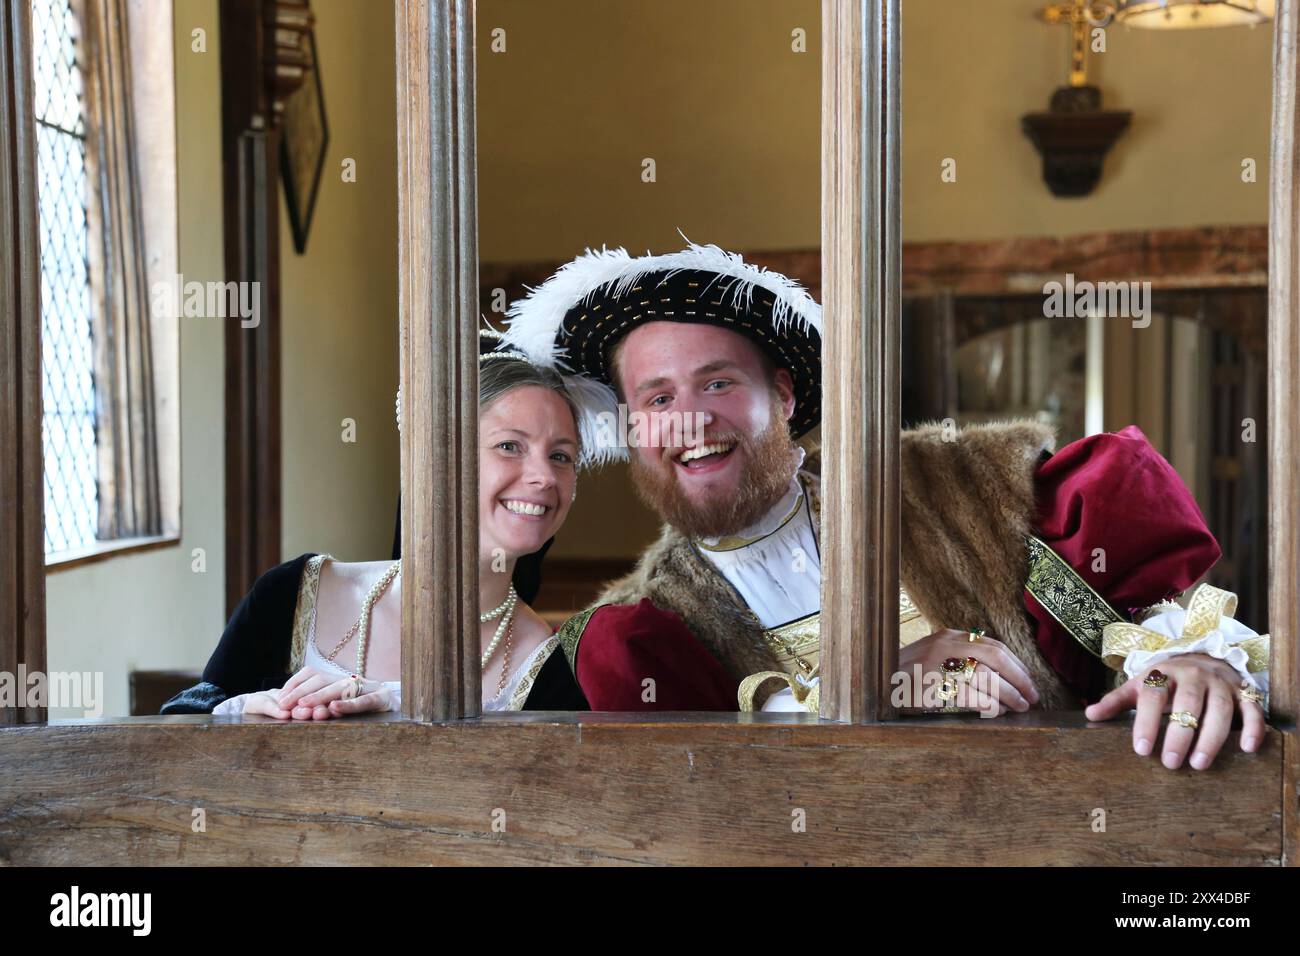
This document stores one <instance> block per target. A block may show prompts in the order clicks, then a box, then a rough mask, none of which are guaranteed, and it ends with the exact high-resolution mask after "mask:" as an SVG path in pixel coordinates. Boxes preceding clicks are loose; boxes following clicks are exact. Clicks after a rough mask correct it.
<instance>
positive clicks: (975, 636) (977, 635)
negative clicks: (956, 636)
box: [966, 628, 985, 644]
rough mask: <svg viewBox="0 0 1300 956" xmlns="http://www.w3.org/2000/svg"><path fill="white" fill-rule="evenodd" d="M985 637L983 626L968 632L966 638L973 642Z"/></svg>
mask: <svg viewBox="0 0 1300 956" xmlns="http://www.w3.org/2000/svg"><path fill="white" fill-rule="evenodd" d="M984 637H985V634H984V629H983V628H979V629H978V630H974V631H968V632H967V634H966V640H968V641H970V642H971V643H972V644H975V643H978V642H979V641H982V640H984Z"/></svg>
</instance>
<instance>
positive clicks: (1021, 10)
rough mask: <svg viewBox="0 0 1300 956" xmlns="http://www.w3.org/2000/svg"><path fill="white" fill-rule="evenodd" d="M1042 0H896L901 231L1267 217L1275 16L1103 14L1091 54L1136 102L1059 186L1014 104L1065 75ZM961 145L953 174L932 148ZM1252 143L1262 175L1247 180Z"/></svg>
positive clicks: (1116, 95) (953, 151)
mask: <svg viewBox="0 0 1300 956" xmlns="http://www.w3.org/2000/svg"><path fill="white" fill-rule="evenodd" d="M1042 6H1043V3H1042V0H994V2H983V3H954V2H952V0H905V2H904V3H903V81H902V86H903V158H902V161H903V238H904V240H905V241H908V242H914V241H925V240H935V239H989V238H997V237H1004V236H1039V235H1045V236H1046V235H1050V236H1062V235H1073V234H1075V233H1081V232H1103V231H1111V230H1129V229H1157V228H1169V227H1176V226H1201V225H1228V224H1240V223H1263V222H1266V221H1267V220H1268V152H1269V130H1270V125H1271V118H1270V109H1271V105H1270V100H1271V76H1272V42H1273V31H1272V28H1271V25H1270V26H1264V27H1257V28H1255V29H1253V30H1252V29H1249V28H1245V27H1233V28H1223V29H1209V30H1135V29H1132V28H1126V27H1120V26H1112V27H1110V28H1108V29H1107V31H1106V47H1107V49H1106V52H1105V53H1103V54H1097V55H1093V56H1091V57H1090V58H1089V80H1090V82H1092V83H1094V84H1095V85H1097V86H1098V87H1100V88H1101V91H1102V106H1103V108H1105V109H1122V110H1132V111H1133V118H1132V121H1131V123H1130V126H1129V128H1128V130H1127V131H1126V132H1125V133H1124V134H1123V136H1122V137H1121V138H1120V139H1119V141H1118V143H1116V145H1115V146H1114V148H1113V149H1112V150H1111V152H1110V154H1109V155H1108V156H1107V157H1106V164H1105V169H1104V172H1103V174H1102V179H1101V183H1100V184H1099V186H1098V188H1097V190H1096V191H1095V192H1094V193H1093V194H1092V195H1091V196H1088V197H1086V198H1083V199H1057V198H1055V197H1053V196H1052V195H1051V193H1050V192H1048V190H1047V187H1046V185H1045V184H1044V183H1043V180H1042V172H1041V164H1040V161H1039V156H1038V153H1037V151H1036V150H1035V149H1034V148H1033V145H1032V144H1031V143H1030V142H1029V140H1028V139H1027V138H1026V137H1025V135H1024V134H1023V133H1021V132H1020V117H1021V116H1023V115H1024V114H1025V113H1030V112H1037V111H1041V110H1046V109H1047V103H1048V99H1049V97H1050V96H1051V93H1052V90H1054V89H1055V88H1056V87H1058V86H1063V85H1065V82H1066V75H1067V59H1066V54H1067V48H1066V36H1067V34H1066V30H1065V28H1064V27H1060V26H1048V25H1047V24H1045V23H1042V22H1041V21H1039V20H1037V19H1036V18H1035V16H1034V14H1035V12H1036V11H1037V10H1039V9H1040V8H1041V7H1042ZM945 157H953V158H955V159H956V160H957V182H955V183H942V182H941V181H940V179H939V172H940V163H941V162H942V161H943V159H944V158H945ZM1246 157H1252V158H1254V159H1255V160H1256V162H1257V166H1258V181H1257V182H1255V183H1253V184H1248V183H1243V182H1242V181H1241V161H1242V159H1243V158H1246Z"/></svg>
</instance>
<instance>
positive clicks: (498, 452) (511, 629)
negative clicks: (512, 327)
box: [162, 332, 589, 720]
mask: <svg viewBox="0 0 1300 956" xmlns="http://www.w3.org/2000/svg"><path fill="white" fill-rule="evenodd" d="M498 345H499V336H497V335H496V334H495V333H491V332H484V333H482V334H481V336H480V359H479V439H480V442H479V553H480V573H479V599H480V604H481V605H482V608H483V613H482V614H481V615H480V621H481V626H482V632H481V641H482V655H481V657H482V667H483V709H484V710H486V711H493V710H521V709H522V710H583V709H586V706H587V704H586V701H585V699H584V698H583V696H582V692H581V690H580V689H579V688H578V686H577V684H576V682H575V681H574V678H573V675H572V672H571V671H570V669H569V667H568V664H567V663H566V662H565V660H564V655H563V654H557V653H555V652H556V650H557V649H558V647H559V645H558V642H557V640H556V638H555V637H554V635H553V634H552V633H551V629H550V627H549V626H548V625H547V624H546V622H545V621H543V620H542V618H541V617H539V616H538V615H537V614H536V613H534V612H533V610H532V609H531V608H530V607H529V606H528V602H529V601H531V600H533V598H534V597H535V596H536V588H537V583H538V572H537V567H538V564H539V563H540V561H539V559H540V554H541V553H543V552H544V551H545V549H546V547H547V546H548V545H549V544H550V541H551V540H552V536H553V535H554V534H555V532H556V531H557V530H558V529H559V527H560V526H561V525H562V524H563V523H564V520H565V518H566V517H567V515H568V512H569V507H570V505H571V504H572V502H573V499H574V498H575V497H576V494H577V484H576V482H577V468H578V465H579V462H580V461H581V460H582V457H583V456H582V445H581V444H580V440H579V434H580V427H579V425H580V423H584V422H585V418H584V416H583V415H582V414H580V412H579V410H578V407H577V405H575V399H574V397H573V396H571V395H570V393H569V391H568V390H567V389H566V388H565V386H564V385H563V383H562V382H561V381H560V379H559V377H558V376H557V375H555V373H553V372H550V371H547V370H544V369H539V368H537V367H535V366H533V365H531V364H529V363H528V362H526V361H524V360H523V356H522V355H520V354H519V353H518V352H511V351H508V350H502V349H499V348H498V347H497V346H498ZM399 424H400V423H399ZM583 439H584V442H585V441H586V440H589V436H586V435H583ZM582 463H583V464H586V461H582ZM502 556H504V567H503V566H502V563H501V561H500V558H501V557H502ZM400 574H401V562H400V561H395V562H364V563H344V562H339V561H336V560H334V559H333V558H331V557H330V556H329V555H321V554H304V555H301V556H299V557H297V558H295V559H294V560H292V561H288V562H286V563H284V564H282V565H280V566H279V567H276V568H272V569H271V570H270V571H268V572H266V573H265V574H264V575H262V577H261V578H259V579H258V581H257V583H256V584H254V585H253V588H252V590H251V591H250V592H249V593H248V594H247V595H246V596H245V597H244V599H243V600H242V601H241V602H240V604H239V606H238V607H237V608H236V609H235V612H234V614H233V615H232V616H231V618H230V622H229V624H227V626H226V630H225V633H224V634H223V635H222V638H221V642H220V644H219V645H218V646H217V649H216V651H215V652H214V653H213V655H212V658H211V659H210V660H209V661H208V665H207V667H206V668H205V669H204V671H203V681H202V683H200V684H197V685H196V686H194V687H191V688H189V689H188V690H185V691H183V692H181V693H180V694H178V695H177V696H176V697H174V698H172V699H171V700H170V701H168V702H167V703H166V704H165V705H164V706H163V709H162V713H164V714H184V713H208V712H211V713H213V714H215V715H227V714H232V715H233V714H261V715H265V716H269V717H275V718H279V719H299V720H308V719H315V720H323V719H327V718H330V717H341V716H344V715H347V714H356V713H364V712H367V711H390V710H391V711H396V710H400V709H401V685H400V683H399V682H398V678H399V675H400V672H401V640H400V624H401V597H400V589H401V578H400ZM516 584H518V586H516ZM291 675H292V676H291Z"/></svg>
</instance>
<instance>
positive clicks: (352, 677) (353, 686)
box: [339, 674, 361, 700]
mask: <svg viewBox="0 0 1300 956" xmlns="http://www.w3.org/2000/svg"><path fill="white" fill-rule="evenodd" d="M360 693H361V678H360V677H358V676H357V675H356V674H349V675H348V686H347V687H344V688H343V693H341V694H340V695H339V697H340V699H342V700H351V699H352V698H353V697H356V696H357V695H358V694H360Z"/></svg>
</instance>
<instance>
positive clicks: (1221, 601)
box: [1102, 584, 1270, 674]
mask: <svg viewBox="0 0 1300 956" xmlns="http://www.w3.org/2000/svg"><path fill="white" fill-rule="evenodd" d="M1236 613H1237V595H1235V594H1233V593H1232V592H1231V591H1225V590H1223V589H1222V588H1216V587H1214V586H1213V585H1210V584H1202V585H1201V586H1200V587H1198V588H1197V589H1196V590H1195V591H1194V592H1193V593H1192V599H1191V601H1189V602H1188V605H1187V617H1185V618H1184V619H1183V632H1182V634H1180V635H1179V636H1178V637H1176V638H1171V637H1166V636H1165V635H1164V634H1160V633H1158V632H1157V631H1152V630H1148V629H1147V628H1145V627H1141V626H1139V625H1137V624H1126V623H1122V622H1121V623H1118V624H1111V625H1108V626H1107V627H1106V629H1105V632H1104V635H1103V637H1102V654H1103V657H1104V660H1105V661H1106V664H1107V665H1108V666H1110V667H1113V668H1115V669H1116V670H1119V669H1120V668H1122V667H1123V666H1124V660H1125V658H1127V657H1128V656H1129V654H1131V653H1132V652H1133V651H1163V650H1170V649H1176V648H1180V647H1188V646H1190V645H1191V644H1193V643H1195V642H1196V641H1199V640H1200V639H1201V638H1203V637H1204V636H1205V635H1206V634H1208V633H1210V632H1211V631H1213V630H1216V629H1217V628H1218V627H1219V622H1220V620H1221V619H1222V618H1225V617H1232V616H1233V615H1234V614H1236ZM1269 642H1270V641H1269V636H1268V635H1267V634H1257V635H1255V636H1254V637H1249V638H1247V639H1246V640H1244V641H1240V642H1238V643H1237V644H1234V645H1231V646H1233V647H1240V648H1241V649H1242V650H1244V651H1245V652H1246V670H1248V671H1249V672H1250V673H1252V674H1255V673H1258V672H1260V671H1266V670H1268V668H1269Z"/></svg>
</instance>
